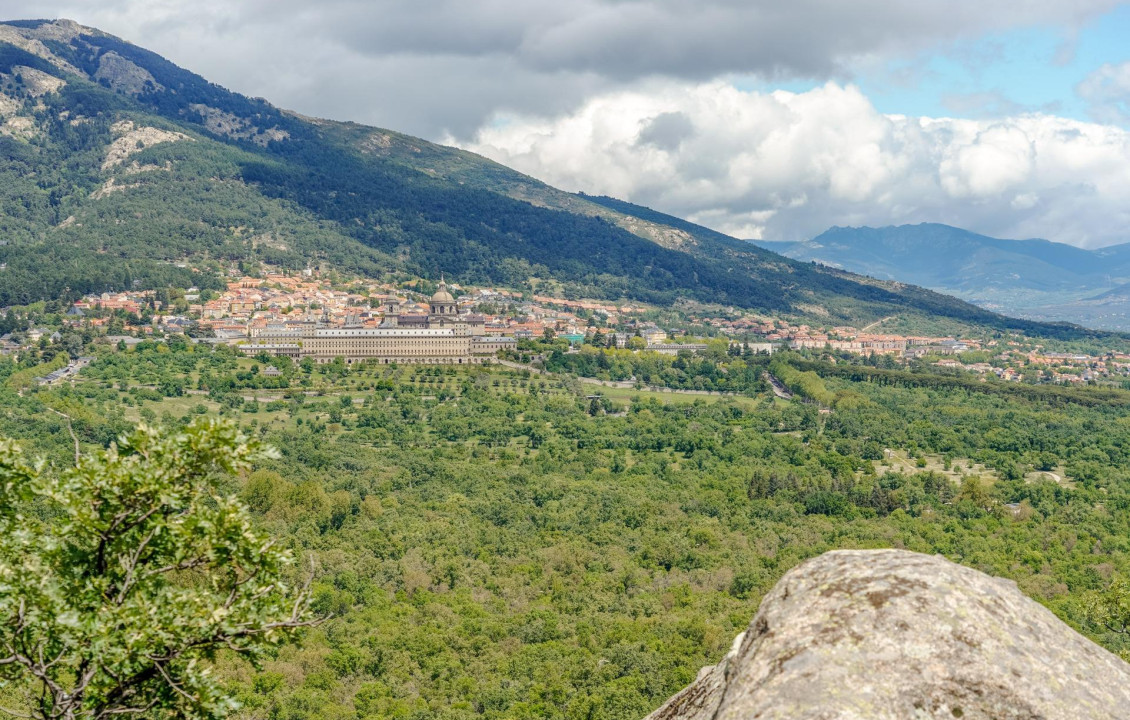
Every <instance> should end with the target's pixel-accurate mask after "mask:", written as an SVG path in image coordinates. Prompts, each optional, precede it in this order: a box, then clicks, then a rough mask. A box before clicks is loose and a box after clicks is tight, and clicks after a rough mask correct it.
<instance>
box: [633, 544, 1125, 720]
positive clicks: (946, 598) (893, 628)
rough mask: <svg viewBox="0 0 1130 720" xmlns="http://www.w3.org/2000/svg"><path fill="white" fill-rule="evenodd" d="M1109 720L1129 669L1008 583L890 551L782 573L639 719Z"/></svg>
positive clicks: (1118, 706) (855, 553)
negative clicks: (713, 659) (728, 635)
mask: <svg viewBox="0 0 1130 720" xmlns="http://www.w3.org/2000/svg"><path fill="white" fill-rule="evenodd" d="M748 718H759V719H761V720H786V719H787V720H864V719H867V720H886V719H890V720H895V719H896V718H898V719H900V720H901V719H902V718H912V719H914V720H940V719H941V718H945V719H946V720H950V719H951V718H964V719H965V720H989V719H990V718H992V719H994V720H1037V719H1039V720H1059V719H1063V720H1105V719H1109V720H1115V719H1123V718H1130V665H1127V664H1126V663H1125V662H1123V661H1122V660H1120V659H1119V658H1118V657H1116V656H1115V655H1113V654H1111V653H1109V652H1107V651H1106V650H1104V649H1103V648H1101V647H1099V646H1098V645H1095V644H1094V643H1092V642H1091V641H1090V640H1087V639H1086V638H1084V637H1083V636H1082V635H1079V634H1078V633H1076V632H1075V631H1074V630H1072V629H1071V628H1069V627H1068V626H1067V625H1065V624H1064V623H1063V622H1061V621H1060V620H1059V619H1058V618H1056V617H1055V615H1053V614H1052V613H1051V612H1050V611H1049V610H1048V609H1047V608H1045V607H1043V606H1042V605H1040V604H1038V603H1036V602H1035V601H1033V600H1031V599H1029V598H1027V597H1025V596H1024V595H1023V594H1022V593H1021V592H1020V591H1019V589H1018V588H1017V587H1016V584H1015V583H1013V582H1011V581H1008V580H1002V579H1000V578H993V577H990V576H988V575H985V574H983V573H980V572H978V571H976V570H972V569H969V568H965V567H961V566H959V565H956V564H954V563H951V562H949V561H948V560H946V559H944V558H942V557H938V556H929V555H921V554H918V553H912V552H907V551H902V550H840V551H834V552H829V553H825V554H824V555H821V556H820V557H817V558H814V559H812V560H809V561H808V562H806V563H804V564H802V565H800V566H798V567H796V568H794V569H793V570H792V571H790V572H789V573H788V574H786V575H785V576H784V577H783V578H782V579H781V581H780V582H778V583H777V585H776V587H774V589H773V590H772V591H771V592H770V593H769V594H768V595H767V596H766V597H765V599H764V600H763V601H762V603H761V607H760V609H759V610H758V612H757V615H756V616H755V617H754V618H753V621H752V622H751V623H750V626H749V629H748V630H747V631H746V632H745V633H743V635H742V636H739V641H738V642H737V643H736V646H735V649H733V650H731V652H730V654H729V655H727V656H726V658H725V659H724V660H723V661H722V662H721V663H720V664H719V665H717V666H714V667H712V668H707V669H705V670H704V671H703V672H701V673H699V677H698V679H697V680H696V681H695V682H694V683H693V684H691V685H690V686H689V687H687V688H686V689H684V690H683V691H682V692H680V693H679V694H677V695H675V696H674V697H673V698H671V699H670V700H668V701H667V703H666V704H664V705H663V707H661V708H660V709H658V710H656V711H655V712H654V713H652V714H651V715H650V716H649V718H648V720H739V719H742V720H745V719H748Z"/></svg>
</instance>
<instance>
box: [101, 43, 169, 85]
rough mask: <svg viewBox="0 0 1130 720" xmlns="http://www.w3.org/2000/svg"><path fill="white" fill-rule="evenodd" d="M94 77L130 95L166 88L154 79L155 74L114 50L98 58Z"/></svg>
mask: <svg viewBox="0 0 1130 720" xmlns="http://www.w3.org/2000/svg"><path fill="white" fill-rule="evenodd" d="M94 79H95V80H102V81H105V82H106V83H109V85H110V87H111V88H113V89H114V90H117V91H119V92H124V93H128V94H130V95H140V94H141V93H143V92H153V91H157V90H164V89H165V88H164V86H163V85H161V84H160V83H159V82H157V81H156V80H154V79H153V75H151V74H150V73H149V71H148V70H146V69H145V68H143V67H139V66H138V65H135V64H134V63H132V62H130V61H129V60H126V59H125V58H124V57H122V56H121V55H119V54H118V53H116V52H114V51H112V50H111V51H110V52H108V53H106V54H104V55H103V56H102V57H101V58H100V59H99V60H98V70H97V71H95V73H94Z"/></svg>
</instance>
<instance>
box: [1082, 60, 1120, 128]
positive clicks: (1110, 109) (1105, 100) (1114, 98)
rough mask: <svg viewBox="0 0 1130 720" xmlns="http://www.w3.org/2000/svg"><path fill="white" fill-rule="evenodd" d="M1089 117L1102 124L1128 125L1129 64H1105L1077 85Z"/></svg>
mask: <svg viewBox="0 0 1130 720" xmlns="http://www.w3.org/2000/svg"><path fill="white" fill-rule="evenodd" d="M1075 91H1076V92H1077V93H1079V97H1081V98H1083V99H1084V100H1085V101H1087V104H1088V105H1089V106H1090V111H1091V116H1092V117H1094V118H1096V119H1098V120H1099V121H1102V122H1111V123H1120V124H1123V125H1126V124H1130V62H1124V63H1122V64H1120V65H1111V64H1109V63H1108V64H1106V65H1103V66H1102V67H1100V68H1099V69H1098V70H1096V71H1095V72H1093V73H1091V75H1089V76H1088V77H1087V78H1086V79H1084V80H1083V82H1081V83H1079V85H1078V87H1076V88H1075Z"/></svg>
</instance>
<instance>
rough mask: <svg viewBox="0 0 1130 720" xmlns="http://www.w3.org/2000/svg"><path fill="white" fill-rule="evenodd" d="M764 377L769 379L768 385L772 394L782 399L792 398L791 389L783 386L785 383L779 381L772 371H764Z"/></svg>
mask: <svg viewBox="0 0 1130 720" xmlns="http://www.w3.org/2000/svg"><path fill="white" fill-rule="evenodd" d="M765 379H766V380H768V381H769V385H770V387H772V388H773V394H774V395H776V396H777V397H779V398H781V399H782V400H792V399H793V393H792V391H791V390H789V389H788V388H787V387H785V383H783V382H781V381H780V380H778V379H777V378H776V377H774V376H773V373H771V372H766V373H765Z"/></svg>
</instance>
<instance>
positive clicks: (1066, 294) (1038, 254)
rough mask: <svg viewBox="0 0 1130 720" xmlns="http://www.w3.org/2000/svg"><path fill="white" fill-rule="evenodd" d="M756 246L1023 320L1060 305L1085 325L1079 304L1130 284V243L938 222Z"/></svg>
mask: <svg viewBox="0 0 1130 720" xmlns="http://www.w3.org/2000/svg"><path fill="white" fill-rule="evenodd" d="M758 244H759V245H760V246H762V247H767V248H770V249H775V250H777V251H778V252H781V253H782V254H784V255H786V256H788V257H791V258H793V259H797V260H803V261H807V262H817V263H821V264H826V265H829V266H832V267H838V268H842V269H845V270H849V271H852V272H857V273H861V274H865V275H870V276H873V277H878V278H883V279H888V280H900V281H904V282H908V283H913V284H916V285H921V286H923V287H928V288H931V289H934V290H937V291H939V292H944V293H950V294H954V295H956V296H958V297H961V298H962V299H965V300H970V301H973V302H976V303H978V304H980V305H982V306H984V307H990V308H993V309H1001V310H1003V311H1006V312H1014V313H1020V314H1022V315H1026V316H1033V315H1034V316H1044V315H1046V314H1047V313H1048V312H1050V311H1049V310H1048V309H1047V308H1048V306H1057V305H1058V306H1063V308H1062V309H1061V311H1060V312H1062V313H1063V316H1062V319H1067V320H1078V321H1086V320H1088V317H1086V316H1084V315H1082V314H1078V313H1080V311H1079V310H1078V308H1081V307H1083V305H1081V304H1080V303H1085V302H1087V301H1093V300H1097V299H1101V296H1102V294H1103V293H1106V292H1108V291H1109V290H1111V289H1112V286H1115V285H1118V284H1120V283H1126V282H1130V243H1128V244H1120V245H1113V246H1108V247H1104V248H1100V249H1097V250H1087V249H1083V248H1078V247H1074V246H1072V245H1067V244H1065V243H1057V242H1053V241H1050V240H1045V239H1040V238H1031V239H1023V240H1008V239H1000V238H994V237H990V236H987V235H981V234H978V233H974V232H971V231H968V230H963V229H961V228H957V227H953V226H949V225H943V224H940V223H920V224H917V225H897V226H895V225H892V226H886V227H878V228H876V227H867V226H862V227H838V226H837V227H832V228H829V229H828V230H826V231H825V232H823V233H821V234H820V235H818V236H816V237H814V238H812V239H811V240H807V241H800V242H790V243H772V242H758ZM1073 305H1074V306H1077V309H1076V310H1074V311H1073V310H1072V309H1071V307H1072V306H1073ZM1073 312H1074V313H1076V314H1073Z"/></svg>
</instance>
